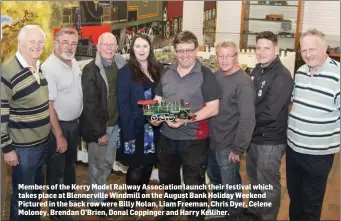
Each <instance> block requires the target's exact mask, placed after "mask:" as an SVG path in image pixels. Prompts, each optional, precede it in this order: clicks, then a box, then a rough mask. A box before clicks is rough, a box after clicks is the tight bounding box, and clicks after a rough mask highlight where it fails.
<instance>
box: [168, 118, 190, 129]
mask: <svg viewBox="0 0 341 221" xmlns="http://www.w3.org/2000/svg"><path fill="white" fill-rule="evenodd" d="M166 123H167V124H168V126H169V127H172V128H179V127H181V126H182V125H185V124H187V123H188V120H184V119H175V121H166Z"/></svg>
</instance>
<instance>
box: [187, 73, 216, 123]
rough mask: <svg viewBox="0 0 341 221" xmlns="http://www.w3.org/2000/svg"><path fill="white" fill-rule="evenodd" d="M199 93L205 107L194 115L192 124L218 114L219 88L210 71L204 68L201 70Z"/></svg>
mask: <svg viewBox="0 0 341 221" xmlns="http://www.w3.org/2000/svg"><path fill="white" fill-rule="evenodd" d="M201 93H202V95H203V97H204V102H205V106H204V107H203V108H202V109H200V110H199V111H198V112H196V113H195V114H194V116H195V119H193V121H192V122H196V121H201V120H206V119H208V118H211V117H214V116H216V115H217V114H218V113H219V99H220V98H221V91H220V87H219V85H218V83H217V79H216V77H215V76H214V74H213V73H212V71H211V70H210V69H208V68H206V67H205V68H203V83H202V86H201Z"/></svg>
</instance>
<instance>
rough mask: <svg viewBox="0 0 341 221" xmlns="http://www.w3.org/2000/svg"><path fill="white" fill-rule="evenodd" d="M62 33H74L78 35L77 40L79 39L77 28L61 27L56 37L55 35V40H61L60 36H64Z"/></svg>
mask: <svg viewBox="0 0 341 221" xmlns="http://www.w3.org/2000/svg"><path fill="white" fill-rule="evenodd" d="M62 35H74V36H76V37H77V41H78V32H77V31H76V30H73V29H71V28H62V29H60V30H59V31H58V32H57V33H56V35H55V37H54V40H55V41H58V40H59V37H60V36H62Z"/></svg>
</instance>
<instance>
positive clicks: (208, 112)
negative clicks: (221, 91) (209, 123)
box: [190, 99, 219, 122]
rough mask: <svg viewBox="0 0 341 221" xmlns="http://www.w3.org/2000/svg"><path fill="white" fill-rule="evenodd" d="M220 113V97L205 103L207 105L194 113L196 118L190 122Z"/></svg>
mask: <svg viewBox="0 0 341 221" xmlns="http://www.w3.org/2000/svg"><path fill="white" fill-rule="evenodd" d="M218 113H219V99H216V100H213V101H209V102H207V103H205V107H203V108H201V109H200V110H199V111H198V112H196V113H195V114H194V116H195V119H192V121H190V122H197V121H202V120H206V119H208V118H211V117H214V116H216V115H217V114H218Z"/></svg>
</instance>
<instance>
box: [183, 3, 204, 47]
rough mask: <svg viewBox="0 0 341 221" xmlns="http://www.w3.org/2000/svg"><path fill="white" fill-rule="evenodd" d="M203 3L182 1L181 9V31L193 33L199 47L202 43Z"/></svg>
mask: <svg viewBox="0 0 341 221" xmlns="http://www.w3.org/2000/svg"><path fill="white" fill-rule="evenodd" d="M203 15H204V1H184V7H183V29H182V30H188V31H191V32H193V33H194V34H195V35H196V36H197V38H198V42H199V45H202V44H203V43H204V36H203V26H204V17H203Z"/></svg>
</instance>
